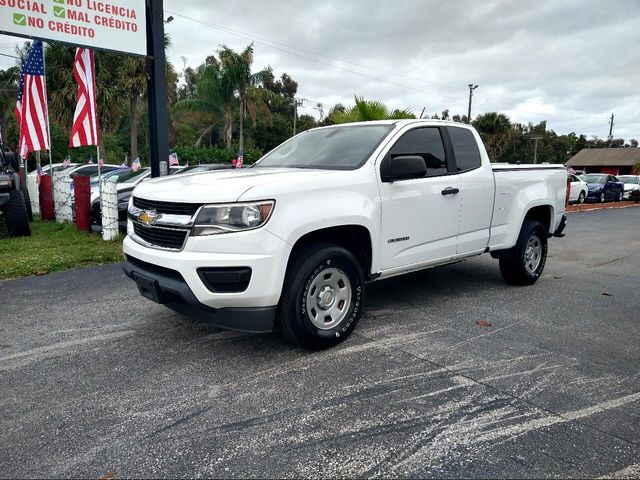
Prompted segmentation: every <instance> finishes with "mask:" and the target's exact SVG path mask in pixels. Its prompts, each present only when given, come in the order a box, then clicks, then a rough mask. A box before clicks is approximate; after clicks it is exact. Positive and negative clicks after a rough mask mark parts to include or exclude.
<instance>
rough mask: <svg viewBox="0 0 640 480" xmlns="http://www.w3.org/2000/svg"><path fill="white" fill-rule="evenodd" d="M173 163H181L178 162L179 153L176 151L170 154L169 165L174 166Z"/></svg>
mask: <svg viewBox="0 0 640 480" xmlns="http://www.w3.org/2000/svg"><path fill="white" fill-rule="evenodd" d="M173 165H180V164H179V163H178V154H177V153H176V152H173V153H172V154H171V155H169V166H170V167H171V166H173Z"/></svg>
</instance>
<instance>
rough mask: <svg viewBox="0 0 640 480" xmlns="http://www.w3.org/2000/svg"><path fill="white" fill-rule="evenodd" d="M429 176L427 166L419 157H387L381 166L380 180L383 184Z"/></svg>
mask: <svg viewBox="0 0 640 480" xmlns="http://www.w3.org/2000/svg"><path fill="white" fill-rule="evenodd" d="M426 174H427V165H426V163H425V162H424V158H422V157H421V156H419V155H401V156H399V157H387V158H385V159H384V160H383V161H382V163H381V164H380V178H381V179H382V181H383V182H395V181H396V180H410V179H412V178H422V177H424V176H425V175H426Z"/></svg>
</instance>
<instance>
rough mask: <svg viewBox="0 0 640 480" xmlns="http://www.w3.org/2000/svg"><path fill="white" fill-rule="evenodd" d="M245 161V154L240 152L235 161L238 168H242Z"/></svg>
mask: <svg viewBox="0 0 640 480" xmlns="http://www.w3.org/2000/svg"><path fill="white" fill-rule="evenodd" d="M243 163H244V155H243V154H242V153H240V154H239V155H238V158H237V160H236V161H235V166H236V168H242V164H243Z"/></svg>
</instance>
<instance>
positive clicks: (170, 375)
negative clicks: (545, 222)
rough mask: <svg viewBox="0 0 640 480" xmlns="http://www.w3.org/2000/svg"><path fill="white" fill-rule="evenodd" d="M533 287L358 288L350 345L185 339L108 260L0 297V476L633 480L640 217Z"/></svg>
mask: <svg viewBox="0 0 640 480" xmlns="http://www.w3.org/2000/svg"><path fill="white" fill-rule="evenodd" d="M566 233H567V236H566V237H565V238H563V239H552V240H550V248H549V253H550V256H549V259H548V261H547V266H546V269H545V272H544V274H543V276H542V278H541V279H540V280H539V281H538V283H537V284H536V285H534V286H532V287H510V286H508V285H506V284H505V283H504V282H503V281H502V279H501V277H500V273H499V270H498V264H497V262H496V261H495V260H492V259H491V258H490V257H489V256H488V255H483V256H481V257H477V258H474V259H471V260H468V261H465V262H462V263H458V264H455V265H451V266H447V267H443V268H438V269H433V270H426V271H422V272H417V273H414V274H410V275H406V276H403V277H397V278H393V279H389V280H385V281H381V282H377V283H374V284H371V285H370V286H369V289H368V300H367V309H366V314H365V316H364V318H363V319H362V320H361V322H360V324H359V325H358V327H357V329H356V332H355V334H354V335H352V337H351V338H349V339H348V340H347V341H346V342H344V343H343V344H341V345H340V346H338V347H337V348H333V349H331V350H328V351H324V352H308V351H305V350H302V349H298V348H292V347H291V346H289V345H288V344H286V343H284V342H283V341H281V340H280V338H279V337H278V336H277V335H250V334H244V333H238V332H231V331H224V330H218V329H214V328H210V327H208V326H206V325H204V324H195V323H193V322H191V321H190V320H188V319H186V318H184V317H181V316H180V315H178V314H176V313H174V312H171V311H169V310H167V309H165V308H164V307H162V306H159V305H155V304H153V303H151V302H149V301H147V300H145V299H143V298H141V297H140V296H139V295H138V293H137V290H136V289H135V285H134V284H133V282H131V281H130V280H128V279H127V278H126V277H124V275H123V274H122V272H121V267H120V266H119V265H110V266H104V267H97V268H89V269H83V270H76V271H69V272H62V273H56V274H50V275H47V276H44V277H37V278H25V279H19V280H13V281H5V282H0V296H1V298H2V299H3V302H2V304H1V305H0V314H1V315H0V318H1V322H0V392H2V395H1V396H0V412H2V416H0V477H7V478H14V477H95V478H97V477H101V476H103V475H105V474H107V472H108V473H109V475H112V478H123V477H241V478H247V477H258V478H264V477H296V478H298V477H509V478H511V477H536V478H537V477H557V476H560V477H607V478H637V477H638V476H639V475H640V440H639V439H640V371H639V370H638V365H640V311H639V305H640V302H639V300H640V288H639V287H640V275H638V272H639V271H640V250H639V248H638V245H639V244H640V242H639V241H638V239H639V238H640V208H627V209H621V210H601V211H594V212H588V213H574V214H571V215H570V217H569V226H568V227H567V231H566Z"/></svg>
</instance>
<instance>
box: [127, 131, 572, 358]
mask: <svg viewBox="0 0 640 480" xmlns="http://www.w3.org/2000/svg"><path fill="white" fill-rule="evenodd" d="M567 186H568V182H567V172H566V170H565V169H564V167H563V166H562V165H506V164H503V165H498V164H491V163H490V162H489V158H488V156H487V153H486V151H485V148H484V146H483V144H482V141H481V140H480V137H479V135H478V133H477V132H476V131H475V130H474V129H473V128H472V127H470V126H468V125H463V124H458V123H452V122H443V121H434V120H400V121H379V122H365V123H357V124H344V125H336V126H328V127H322V128H316V129H313V130H309V131H306V132H304V133H301V134H299V135H296V136H295V137H293V138H291V139H290V140H288V141H286V142H285V143H283V144H282V145H280V146H279V147H277V148H275V149H274V150H272V151H271V152H269V153H268V154H266V155H265V156H264V157H262V158H261V159H260V160H259V161H258V162H257V163H256V164H255V165H254V166H253V167H251V168H246V169H241V170H237V171H229V170H226V171H217V172H210V173H198V174H193V175H190V174H185V175H179V176H172V177H165V178H160V179H155V180H151V181H149V182H145V183H142V184H140V185H139V186H137V187H136V189H135V190H134V192H133V196H132V198H131V200H130V203H129V207H128V218H129V220H128V226H127V230H128V231H127V233H128V235H127V237H126V238H125V240H124V254H125V259H126V261H125V265H124V271H125V273H126V274H127V275H128V276H129V277H130V278H132V279H133V280H134V281H135V282H136V283H137V286H138V289H139V291H140V293H141V294H142V295H143V296H145V297H147V298H149V299H151V300H153V301H155V302H158V303H162V304H165V305H166V306H167V307H169V308H172V309H174V310H176V311H179V312H182V313H184V314H187V315H190V316H194V317H199V318H201V319H204V320H206V321H209V322H210V323H212V324H214V325H218V326H222V327H226V328H232V329H238V330H244V331H252V332H265V331H272V330H278V331H280V332H281V333H282V334H283V335H284V336H285V337H286V338H287V339H288V340H290V341H292V342H294V343H298V344H302V345H304V346H307V347H310V348H326V347H329V346H332V345H335V344H336V343H338V342H340V341H342V340H344V339H345V338H346V337H347V336H348V335H349V334H350V333H351V332H352V331H353V330H354V328H355V326H356V323H357V322H358V319H359V317H360V316H361V314H362V309H363V307H364V305H365V284H366V283H367V282H370V281H374V280H380V279H384V278H389V277H393V276H395V275H400V274H403V273H407V272H413V271H416V270H420V269H424V268H429V267H435V266H438V265H443V264H446V263H451V262H455V261H458V260H460V259H463V258H466V257H472V256H474V255H480V254H482V253H485V252H490V253H491V255H492V256H493V257H494V258H497V259H499V262H500V271H501V272H502V275H503V277H504V279H505V280H506V281H507V282H508V283H510V284H514V285H530V284H533V283H534V282H535V281H536V280H537V279H538V277H539V276H540V274H541V273H542V270H543V268H544V265H545V261H546V257H547V239H548V238H549V237H551V236H554V235H555V236H561V235H562V230H563V229H564V227H565V224H566V216H565V215H564V213H565V206H566V202H567Z"/></svg>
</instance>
